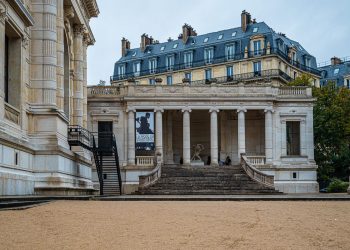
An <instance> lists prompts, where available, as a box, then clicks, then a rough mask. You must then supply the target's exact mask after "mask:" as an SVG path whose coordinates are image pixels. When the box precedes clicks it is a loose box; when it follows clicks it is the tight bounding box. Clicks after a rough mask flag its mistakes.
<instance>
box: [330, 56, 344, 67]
mask: <svg viewBox="0 0 350 250" xmlns="http://www.w3.org/2000/svg"><path fill="white" fill-rule="evenodd" d="M341 63H342V60H340V58H338V57H335V56H334V57H332V58H331V64H332V65H338V64H341Z"/></svg>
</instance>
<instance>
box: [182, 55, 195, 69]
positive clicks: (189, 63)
mask: <svg viewBox="0 0 350 250" xmlns="http://www.w3.org/2000/svg"><path fill="white" fill-rule="evenodd" d="M184 56H185V58H184V62H185V67H186V68H188V67H191V66H192V61H193V53H192V51H191V52H186V53H185V55H184Z"/></svg>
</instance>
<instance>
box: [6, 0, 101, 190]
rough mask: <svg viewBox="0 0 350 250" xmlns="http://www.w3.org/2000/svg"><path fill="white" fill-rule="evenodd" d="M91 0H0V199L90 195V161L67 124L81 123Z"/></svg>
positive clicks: (90, 39)
mask: <svg viewBox="0 0 350 250" xmlns="http://www.w3.org/2000/svg"><path fill="white" fill-rule="evenodd" d="M98 14H99V10H98V6H97V4H96V1H95V0H88V1H80V0H57V1H56V0H32V1H29V0H25V1H15V0H9V1H5V0H0V195H28V194H77V193H79V194H81V193H87V192H91V191H92V190H93V189H92V187H93V185H92V182H91V158H90V155H89V154H86V153H85V152H83V151H82V150H81V149H79V148H78V149H74V148H73V149H72V150H71V149H70V147H69V145H68V142H67V126H68V125H69V124H76V125H81V126H86V125H87V111H86V107H87V79H86V50H87V46H89V45H92V44H94V42H95V39H94V36H93V34H92V31H91V29H90V26H89V20H90V18H91V17H97V16H98Z"/></svg>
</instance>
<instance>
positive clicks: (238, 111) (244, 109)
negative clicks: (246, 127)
mask: <svg viewBox="0 0 350 250" xmlns="http://www.w3.org/2000/svg"><path fill="white" fill-rule="evenodd" d="M240 112H244V113H246V112H247V109H246V108H242V107H241V108H238V109H237V113H240Z"/></svg>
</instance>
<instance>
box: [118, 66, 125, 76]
mask: <svg viewBox="0 0 350 250" xmlns="http://www.w3.org/2000/svg"><path fill="white" fill-rule="evenodd" d="M118 75H119V78H124V77H125V65H124V64H123V65H119V66H118Z"/></svg>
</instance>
